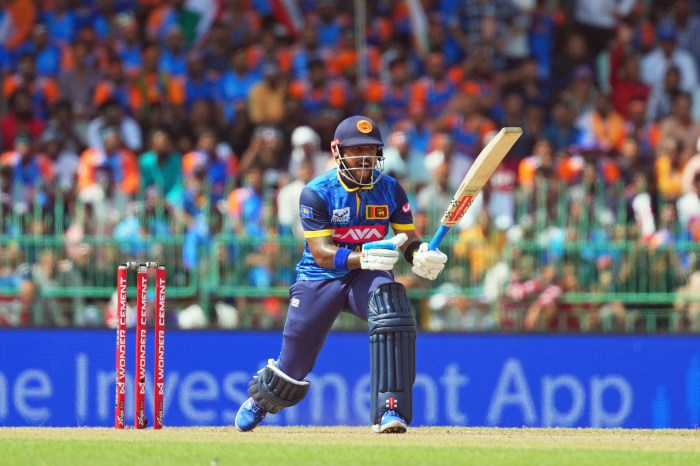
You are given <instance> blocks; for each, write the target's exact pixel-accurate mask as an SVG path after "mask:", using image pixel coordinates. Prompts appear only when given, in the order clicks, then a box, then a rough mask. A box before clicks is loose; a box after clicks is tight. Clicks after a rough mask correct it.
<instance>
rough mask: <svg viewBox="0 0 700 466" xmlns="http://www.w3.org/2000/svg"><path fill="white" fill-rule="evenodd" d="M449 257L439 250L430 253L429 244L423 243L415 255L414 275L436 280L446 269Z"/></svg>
mask: <svg viewBox="0 0 700 466" xmlns="http://www.w3.org/2000/svg"><path fill="white" fill-rule="evenodd" d="M446 262H447V256H446V255H445V253H443V252H441V251H440V250H439V249H436V250H434V251H428V243H422V244H421V245H420V247H419V248H418V250H417V251H416V252H415V253H414V254H413V268H411V270H412V271H413V273H415V274H416V275H418V276H419V277H423V278H427V279H428V280H435V279H436V278H437V276H438V275H439V274H440V272H442V269H444V268H445V263H446Z"/></svg>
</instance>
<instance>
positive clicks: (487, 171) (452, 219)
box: [429, 127, 523, 250]
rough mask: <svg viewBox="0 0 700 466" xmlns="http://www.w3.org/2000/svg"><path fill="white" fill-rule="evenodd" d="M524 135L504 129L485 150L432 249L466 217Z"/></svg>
mask: <svg viewBox="0 0 700 466" xmlns="http://www.w3.org/2000/svg"><path fill="white" fill-rule="evenodd" d="M522 134H523V130H522V128H518V127H506V128H502V129H501V130H500V131H499V132H498V134H496V136H494V137H493V138H492V139H491V141H489V143H488V144H486V147H484V148H483V149H482V151H481V153H479V156H478V157H477V158H476V160H475V161H474V163H473V164H472V166H471V167H470V168H469V171H467V174H466V175H465V176H464V180H462V183H461V184H460V185H459V188H457V191H456V192H455V194H454V196H453V197H452V200H451V201H450V204H449V205H448V206H447V210H446V211H445V213H444V215H443V216H442V219H441V220H440V223H441V224H442V225H441V226H440V228H439V229H438V231H437V232H436V233H435V236H433V239H432V240H431V241H430V246H429V249H430V250H435V249H436V248H437V247H438V245H439V244H440V242H441V241H442V238H444V236H445V234H446V233H447V231H449V229H450V228H452V227H453V226H454V225H456V224H457V223H459V221H460V220H461V219H462V217H464V214H465V213H466V212H467V210H468V209H469V207H470V206H471V205H472V202H473V201H474V198H475V197H476V196H477V195H478V194H479V192H481V189H482V188H483V187H484V186H485V185H486V183H487V182H488V181H489V178H491V175H493V172H495V171H496V168H498V165H500V163H501V161H502V160H503V158H504V157H505V156H506V154H508V151H510V149H511V148H512V147H513V145H514V144H515V143H516V142H517V140H518V138H519V137H520V136H521V135H522Z"/></svg>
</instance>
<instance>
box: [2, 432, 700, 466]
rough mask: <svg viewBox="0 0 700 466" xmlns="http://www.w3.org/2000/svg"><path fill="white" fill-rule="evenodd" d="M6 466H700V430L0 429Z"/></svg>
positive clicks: (3, 462) (3, 463) (3, 458)
mask: <svg viewBox="0 0 700 466" xmlns="http://www.w3.org/2000/svg"><path fill="white" fill-rule="evenodd" d="M0 464H2V465H23V466H26V465H35V464H46V465H71V466H74V465H95V464H105V465H121V464H123V465H129V466H137V465H142V464H143V465H149V466H150V465H159V464H162V465H180V464H182V465H205V466H225V465H239V466H243V465H246V466H247V465H251V466H262V465H274V466H282V465H291V464H303V465H306V464H318V465H331V464H332V465H345V464H373V465H380V466H389V465H426V464H431V465H432V464H434V465H451V464H475V465H506V466H516V465H527V466H532V465H557V466H565V465H595V466H601V465H615V466H623V465H630V466H631V465H634V466H639V465H654V466H664V465H683V466H686V465H700V430H624V429H609V430H608V429H530V428H523V429H497V428H455V427H429V428H428V427H423V428H411V429H409V431H408V433H406V434H404V435H378V434H375V433H373V432H372V431H371V430H370V429H369V428H368V427H291V428H290V427H265V426H262V427H259V428H258V429H256V430H255V432H250V433H241V432H237V431H235V429H234V428H230V427H226V428H223V427H187V428H173V427H170V428H164V429H163V430H160V431H154V430H151V429H148V430H145V431H136V430H133V429H128V430H124V431H117V430H115V429H110V428H11V427H10V428H0Z"/></svg>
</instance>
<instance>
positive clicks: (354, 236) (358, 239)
mask: <svg viewBox="0 0 700 466" xmlns="http://www.w3.org/2000/svg"><path fill="white" fill-rule="evenodd" d="M384 236H386V225H369V226H364V227H345V228H334V229H333V241H335V242H337V243H354V244H359V243H369V242H370V241H379V240H381V239H384Z"/></svg>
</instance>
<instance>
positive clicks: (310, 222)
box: [299, 187, 332, 238]
mask: <svg viewBox="0 0 700 466" xmlns="http://www.w3.org/2000/svg"><path fill="white" fill-rule="evenodd" d="M299 216H300V217H301V226H302V227H303V228H304V238H318V237H319V236H331V234H332V231H331V219H330V218H329V217H328V209H327V208H326V202H325V201H324V200H323V199H322V198H321V196H320V195H319V194H318V193H317V192H316V191H314V190H313V189H311V188H309V187H306V188H304V189H303V190H302V191H301V197H300V199H299Z"/></svg>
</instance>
